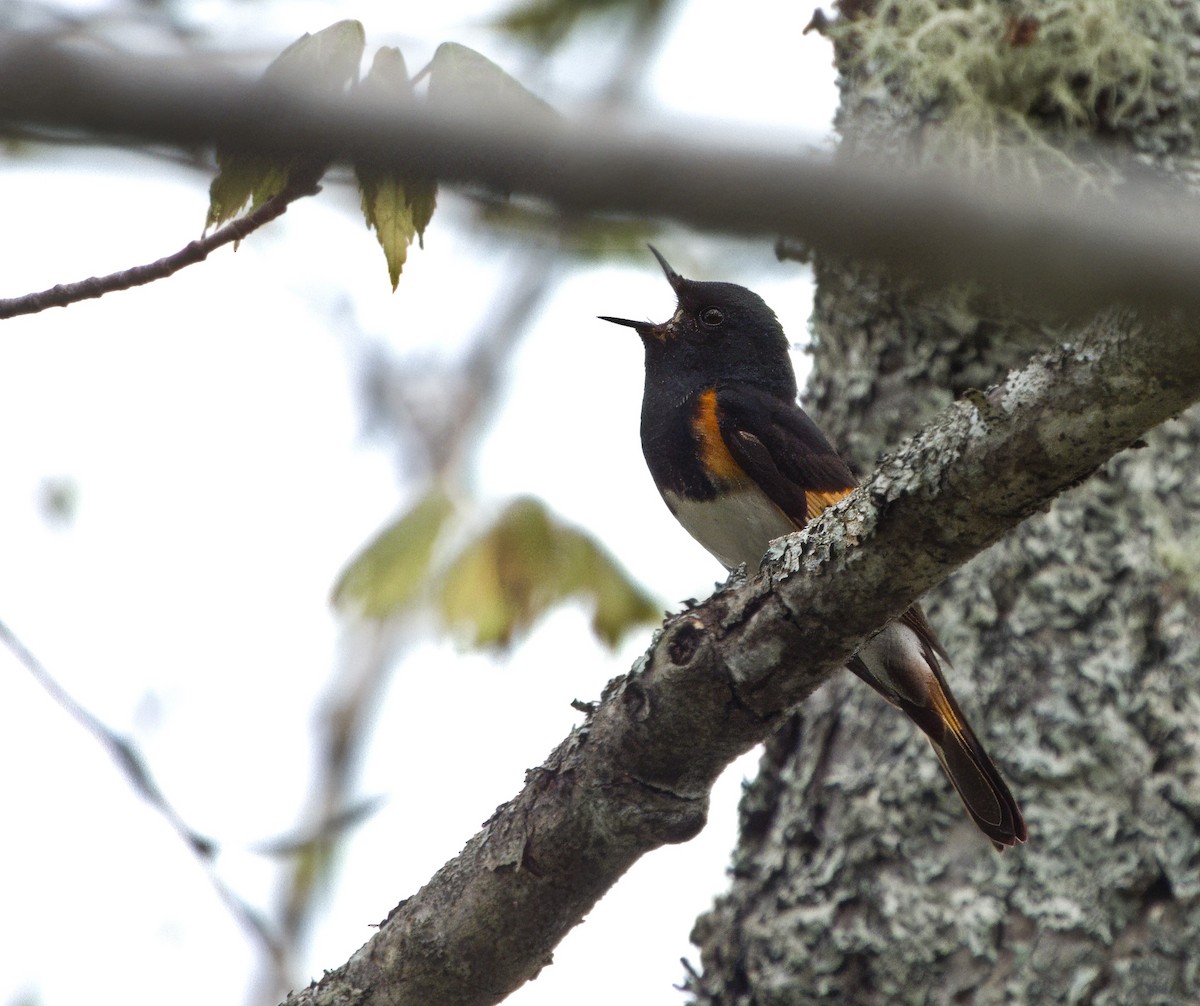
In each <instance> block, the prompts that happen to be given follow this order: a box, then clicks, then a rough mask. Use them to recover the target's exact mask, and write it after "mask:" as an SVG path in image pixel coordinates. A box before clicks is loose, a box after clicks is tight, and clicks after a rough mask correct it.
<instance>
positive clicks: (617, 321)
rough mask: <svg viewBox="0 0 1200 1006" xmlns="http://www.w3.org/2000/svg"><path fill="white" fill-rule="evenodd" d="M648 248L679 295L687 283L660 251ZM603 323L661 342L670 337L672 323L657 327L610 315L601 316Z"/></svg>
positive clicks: (645, 322)
mask: <svg viewBox="0 0 1200 1006" xmlns="http://www.w3.org/2000/svg"><path fill="white" fill-rule="evenodd" d="M646 247H647V248H649V249H650V251H651V252H652V253H653V254H654V257H655V258H656V259H658V264H659V265H660V266H662V271H663V274H664V275H665V276H666V277H667V282H668V283H670V284H671V289H672V290H674V291H675V292H676V293H679V287H680V284H682V283H686V282H687V281H686V280H685V279H684V278H683V277H682V276H680V275H679V273H677V272H676V271H675V270H674V269H672V268H671V267H670V265H669V264H668V263H667V260H666V259H665V258H663V257H662V255H660V254H659V252H658V249H657V248H655V247H654V245H646ZM598 317H599V318H600V320H601V321H611V322H612V323H613V324H614V325H624V326H625V327H626V328H632V329H633V330H634V331H635V332H637V334H638V335H640V336H641V337H642V338H643V339H644V338H646V337H647V336H651V335H652V336H654V338H656V339H658V340H659V341H660V342H661V341H663V340H665V339H666V338H667V337H668V334H669V329H670V325H671V322H670V321H664V322H663V323H662V324H661V325H655V324H654V323H653V322H650V321H632V320H630V319H629V318H610V317H608V315H604V314H602V315H599V316H598Z"/></svg>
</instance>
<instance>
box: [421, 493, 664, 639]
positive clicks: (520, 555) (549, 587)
mask: <svg viewBox="0 0 1200 1006" xmlns="http://www.w3.org/2000/svg"><path fill="white" fill-rule="evenodd" d="M571 597H583V598H587V599H589V600H590V601H591V602H592V603H593V605H594V609H593V614H592V631H593V632H595V633H596V635H597V636H598V637H599V638H600V639H601V640H602V641H603V642H605V643H606V644H607V645H609V646H615V645H616V644H617V643H618V642H619V641H620V639H621V637H622V636H623V635H624V634H625V633H626V632H627V631H629V630H630V629H633V628H635V627H636V626H638V625H642V624H646V623H657V622H658V621H659V620H660V619H661V618H662V611H661V609H660V608H659V606H658V605H657V604H655V603H654V601H653V599H652V598H650V596H649V595H647V594H646V593H645V592H644V591H643V590H642V589H641V588H640V587H639V586H638V585H637V584H635V583H634V582H633V581H632V580H631V579H630V578H629V576H628V574H626V572H625V571H624V570H623V569H621V567H620V566H618V565H617V563H616V561H615V560H614V559H613V558H612V557H611V556H610V555H609V554H608V553H607V552H606V551H605V550H604V549H603V548H601V547H600V545H599V544H597V542H596V541H595V540H594V539H593V538H591V537H590V536H588V535H586V534H584V533H583V532H582V531H579V530H578V529H576V528H572V527H568V526H566V525H565V524H562V523H560V522H559V521H558V520H557V519H555V518H554V517H553V516H552V515H551V514H550V513H549V512H548V511H547V510H546V508H545V507H544V506H543V505H542V504H541V503H540V502H539V501H537V500H534V499H530V498H523V499H518V500H515V501H514V502H513V503H511V504H510V505H509V506H508V507H507V508H506V509H505V510H504V512H503V513H502V514H501V515H500V517H499V519H498V520H497V521H496V523H495V524H493V525H492V526H491V527H490V528H489V529H488V530H487V531H485V532H484V533H483V535H482V536H481V537H480V538H479V539H478V540H476V541H474V542H472V543H471V544H470V545H468V546H467V547H466V548H465V549H463V551H462V552H461V553H460V554H459V556H458V558H457V559H455V560H454V562H453V563H452V564H451V566H450V568H449V569H448V570H447V571H446V573H445V576H444V578H443V581H442V587H441V597H440V601H441V610H442V615H443V617H444V618H445V620H446V622H447V623H448V624H449V625H450V626H451V627H452V628H455V629H457V630H458V631H460V632H463V633H464V634H465V637H466V638H467V639H468V640H469V642H470V644H471V645H473V646H476V647H480V648H501V649H503V648H507V647H508V646H510V645H511V644H512V641H513V639H514V637H515V636H516V635H518V634H520V633H522V632H524V631H526V630H527V629H528V628H529V627H530V626H531V625H532V624H533V623H534V622H535V621H536V620H537V619H538V617H539V616H541V615H542V614H543V613H545V612H546V611H548V610H549V609H550V608H552V607H554V606H555V605H556V604H558V603H560V602H562V601H564V600H566V599H568V598H571Z"/></svg>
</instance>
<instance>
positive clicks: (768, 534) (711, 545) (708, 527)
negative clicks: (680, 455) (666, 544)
mask: <svg viewBox="0 0 1200 1006" xmlns="http://www.w3.org/2000/svg"><path fill="white" fill-rule="evenodd" d="M663 499H664V500H665V501H666V503H667V506H668V507H670V509H671V512H672V513H673V514H674V515H675V517H676V519H677V520H678V521H679V523H680V524H682V525H683V526H684V528H686V529H687V532H688V533H689V534H690V535H691V536H692V537H693V538H695V539H696V541H698V542H700V544H701V545H703V546H704V547H705V548H706V549H708V550H709V551H710V552H711V553H712V554H713V555H715V556H716V557H717V558H718V559H719V560H720V561H721V562H722V563H723V564H724V565H725V567H726V569H736V568H737V567H738V566H740V565H741V564H742V563H745V564H746V566H747V567H748V568H749V569H750V570H751V571H753V570H755V569H757V568H758V564H759V561H760V560H761V559H762V557H763V554H764V553H765V552H766V551H767V546H768V545H770V543H771V541H772V540H773V539H775V538H781V537H782V536H783V535H785V534H791V533H792V532H793V531H795V530H796V525H795V524H793V523H792V522H791V520H789V519H788V517H787V515H786V514H784V512H783V511H782V510H780V509H779V507H777V506H776V505H775V504H774V503H772V502H771V500H770V499H769V498H768V497H767V495H766V494H765V493H764V492H763V491H762V490H761V489H759V488H758V487H757V486H746V487H744V488H740V489H735V490H732V491H729V492H726V493H725V494H724V495H722V496H721V497H719V498H718V499H713V500H703V501H696V500H689V499H686V498H685V497H682V496H678V495H676V494H675V493H672V492H664V493H663Z"/></svg>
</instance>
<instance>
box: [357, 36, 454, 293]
mask: <svg viewBox="0 0 1200 1006" xmlns="http://www.w3.org/2000/svg"><path fill="white" fill-rule="evenodd" d="M361 89H362V92H363V94H365V95H369V96H371V97H375V98H385V99H391V100H394V101H396V102H398V103H399V102H408V101H412V100H413V89H412V83H411V81H409V79H408V69H407V67H406V66H405V65H404V56H403V55H402V54H401V52H400V50H399V49H395V48H389V47H387V46H385V47H383V48H382V49H380V50H379V51H378V52H377V53H375V61H374V62H373V63H372V64H371V71H370V72H369V73H368V74H367V76H366V78H365V79H364V80H363V82H362V85H361ZM354 170H355V174H356V176H357V178H358V189H359V193H360V195H361V197H362V210H363V216H365V217H366V218H367V226H368V227H372V228H374V230H375V235H376V237H378V238H379V244H380V247H382V248H383V255H384V258H386V259H387V267H388V278H389V279H390V280H391V281H392V290H395V289H396V287H397V285H398V284H399V282H400V270H401V269H403V268H404V263H405V260H406V259H407V258H408V246H409V245H410V244H412V241H413V238H414V237H415V238H417V240H418V241H420V242H421V246H422V247H424V244H425V228H426V227H427V226H428V224H429V221H430V220H431V219H432V218H433V210H434V207H435V206H436V205H437V182H436V181H434V180H433V179H431V178H425V179H420V178H406V177H405V176H404V175H401V174H399V173H398V172H395V171H387V170H383V169H380V168H376V167H368V166H366V165H357V166H356V167H355V169H354Z"/></svg>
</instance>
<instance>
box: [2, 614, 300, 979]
mask: <svg viewBox="0 0 1200 1006" xmlns="http://www.w3.org/2000/svg"><path fill="white" fill-rule="evenodd" d="M0 642H3V644H4V645H5V646H7V647H8V649H9V651H10V652H11V653H12V655H13V656H14V657H16V658H17V661H18V663H20V664H21V665H22V666H23V667H24V668H25V669H26V670H27V671H29V673H30V674H31V675H32V676H33V678H34V680H35V681H37V683H38V684H39V685H41V686H42V687H43V688H44V689H45V690H46V692H47V693H48V694H49V695H50V698H51V699H53V700H54V702H55V703H56V704H57V705H58V706H59V708H61V709H62V710H64V711H65V712H66V713H67V715H68V716H70V717H71V718H72V719H73V720H74V721H75V722H76V723H78V724H79V725H80V726H81V727H83V729H84V730H86V731H87V732H88V733H89V734H91V735H92V736H93V737H94V738H95V739H96V740H97V742H99V744H100V746H101V747H103V748H104V749H105V750H106V751H107V752H108V754H109V757H110V758H112V760H113V761H114V762H115V763H116V766H117V768H118V769H119V770H120V772H121V774H122V775H124V776H125V778H126V780H127V781H128V782H129V784H130V785H131V786H132V787H133V789H134V791H135V792H136V793H137V794H138V796H140V797H141V798H142V799H143V800H145V801H146V802H147V803H148V804H150V806H151V807H153V808H154V809H155V810H156V811H158V813H159V814H161V815H162V817H163V818H165V819H166V821H167V823H168V824H169V825H170V826H171V830H172V831H174V832H175V834H176V835H178V836H179V838H180V839H181V840H182V841H183V843H184V844H185V845H186V846H187V847H188V849H190V850H191V852H192V853H193V854H194V855H195V857H196V859H197V860H198V861H199V863H200V865H201V867H202V868H203V869H204V872H205V874H206V875H207V876H208V880H209V883H210V884H212V887H213V890H214V891H215V892H216V894H217V897H218V898H219V899H220V901H221V903H222V904H224V905H225V907H226V909H228V911H229V913H230V914H231V915H232V916H233V917H234V919H235V920H236V921H237V923H238V925H240V926H241V927H242V929H243V930H245V932H246V933H248V934H249V935H250V936H251V937H252V938H253V939H254V940H255V941H256V942H257V943H258V944H259V945H260V947H261V948H262V950H263V952H264V953H265V954H266V955H267V956H268V957H270V958H271V959H272V960H275V959H277V958H278V957H279V956H280V955H281V954H282V953H283V951H282V948H281V947H280V946H279V943H278V940H277V939H276V938H275V936H274V935H273V934H272V932H271V931H270V929H269V928H268V926H267V924H266V922H265V921H264V920H263V918H262V916H260V915H259V914H258V912H256V911H255V910H254V909H253V908H252V907H251V906H250V905H248V904H247V903H246V902H244V901H243V900H242V899H241V898H239V897H238V896H237V895H236V894H235V893H234V892H233V891H232V890H231V889H230V888H229V886H228V885H227V884H226V883H225V882H224V881H223V880H222V879H221V877H220V876H219V874H218V873H217V870H216V867H215V864H214V860H215V858H216V854H217V851H218V847H217V845H216V843H215V842H213V841H212V839H210V838H207V837H205V836H204V835H201V834H199V833H198V832H196V831H193V830H192V829H191V828H190V827H189V826H188V824H187V822H185V821H184V820H183V818H182V817H181V816H180V814H179V811H177V810H176V809H175V808H174V807H173V806H172V805H171V803H170V801H168V800H167V798H166V797H165V796H164V795H163V792H162V790H161V789H159V788H158V783H156V782H155V781H154V777H153V776H152V775H151V774H150V769H149V767H148V766H147V764H146V761H145V759H144V758H143V757H142V754H141V752H140V751H138V749H137V748H136V747H135V746H134V744H133V743H132V742H131V741H130V740H128V739H127V738H125V737H121V736H119V735H117V734H115V733H113V731H112V730H110V729H109V728H108V727H107V726H105V725H104V724H103V723H102V722H101V721H100V720H98V719H97V718H96V717H95V716H94V715H92V713H91V712H89V711H88V710H87V709H85V708H84V707H83V706H82V705H80V704H79V703H78V702H77V701H76V700H75V698H74V697H73V696H72V695H71V694H70V692H68V691H67V690H66V689H65V688H63V686H62V685H60V684H59V683H58V681H57V680H55V678H54V677H53V676H52V675H51V674H50V672H49V671H48V670H47V669H46V666H45V665H44V664H43V663H42V662H41V661H40V660H39V659H38V658H37V656H35V655H34V653H33V651H32V650H30V649H29V647H27V646H26V645H25V644H24V642H22V641H21V638H20V637H19V636H17V634H16V633H14V632H13V631H12V629H10V628H9V627H8V625H7V623H5V622H4V621H3V620H2V619H0Z"/></svg>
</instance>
